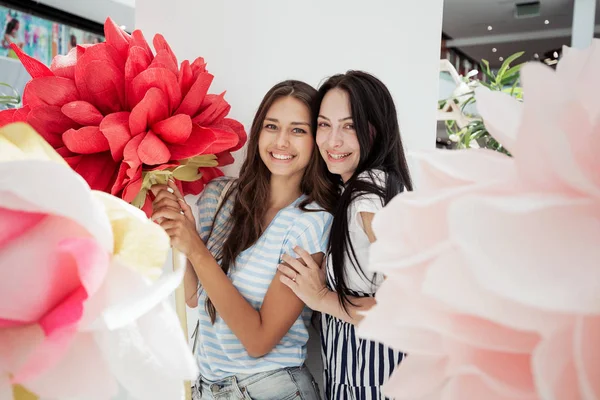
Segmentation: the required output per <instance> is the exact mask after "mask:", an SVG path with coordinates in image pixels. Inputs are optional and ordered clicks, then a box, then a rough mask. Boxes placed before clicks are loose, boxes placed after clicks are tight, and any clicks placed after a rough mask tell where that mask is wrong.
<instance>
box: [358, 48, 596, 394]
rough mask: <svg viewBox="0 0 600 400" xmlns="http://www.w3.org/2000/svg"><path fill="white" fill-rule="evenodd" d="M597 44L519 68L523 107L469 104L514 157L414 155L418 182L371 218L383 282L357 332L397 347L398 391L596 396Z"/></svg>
mask: <svg viewBox="0 0 600 400" xmlns="http://www.w3.org/2000/svg"><path fill="white" fill-rule="evenodd" d="M599 70H600V41H597V40H596V41H595V42H594V44H593V46H592V47H591V48H590V49H588V50H585V51H582V50H574V49H565V52H564V58H563V59H562V61H560V63H559V65H558V67H557V70H556V72H554V71H552V70H551V69H550V68H548V67H546V66H543V65H541V64H539V63H538V64H530V65H526V66H525V67H524V68H523V71H522V82H523V86H524V91H525V94H526V98H525V102H524V104H520V103H518V102H516V101H515V100H514V99H512V98H511V97H510V96H508V95H505V94H502V93H492V92H489V91H486V90H485V89H480V91H478V92H477V104H478V108H479V111H480V113H481V115H482V117H483V119H484V121H485V124H486V126H487V128H488V129H489V130H490V133H491V134H492V135H493V136H494V137H495V138H497V139H498V140H499V141H500V142H501V143H502V144H503V145H504V146H505V147H507V148H508V149H509V150H510V152H511V154H513V156H514V157H513V158H510V157H508V156H504V155H502V154H500V153H494V152H491V151H489V150H464V151H439V152H432V153H418V154H416V155H415V158H416V160H417V161H418V162H419V164H420V166H421V172H422V178H423V179H422V181H421V182H420V185H419V190H418V191H417V192H414V193H407V194H402V195H400V196H398V197H397V198H395V199H393V200H392V201H391V202H390V204H389V205H388V206H387V207H386V208H385V209H383V210H382V211H381V212H380V213H379V214H378V215H377V216H376V217H375V220H374V222H373V224H374V230H375V234H376V235H377V238H378V240H377V242H376V243H374V244H373V249H372V251H371V267H372V268H374V269H375V270H377V271H379V272H382V273H384V274H385V275H386V276H387V279H386V281H385V282H384V283H383V285H382V286H381V288H380V290H379V292H378V293H377V306H376V307H375V308H374V309H373V310H372V311H371V312H370V313H368V315H367V317H366V319H365V320H364V323H363V325H361V327H360V328H359V330H360V334H362V335H365V336H367V337H370V338H373V339H376V340H380V341H383V342H384V343H387V344H389V345H391V346H393V347H396V348H398V349H400V350H403V351H406V352H408V353H409V356H408V357H407V358H406V359H405V360H404V361H403V363H402V364H401V365H400V366H399V367H398V369H397V370H396V372H395V373H394V375H393V376H392V377H391V379H390V381H389V383H388V385H387V387H386V393H387V394H388V395H390V396H393V397H394V398H396V399H410V400H418V399H428V400H433V399H444V400H459V399H460V400H464V399H477V400H479V399H486V400H495V399H498V400H500V399H502V400H508V399H519V400H524V399H527V400H529V399H531V400H533V399H544V400H574V399H585V400H592V399H600V340H599V339H600V157H598V154H600V101H599V100H598V90H599V89H600V77H599V75H598V71H599Z"/></svg>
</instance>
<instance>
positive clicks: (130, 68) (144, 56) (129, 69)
mask: <svg viewBox="0 0 600 400" xmlns="http://www.w3.org/2000/svg"><path fill="white" fill-rule="evenodd" d="M151 62H152V56H151V54H148V52H147V51H146V50H145V49H144V48H142V47H140V46H133V47H131V48H130V49H129V55H128V56H127V62H126V63H125V80H126V82H131V81H132V80H133V78H135V77H136V76H138V75H139V74H140V73H141V72H142V71H145V70H146V69H148V66H149V65H150V63H151ZM128 86H130V85H128ZM134 105H135V104H130V106H134Z"/></svg>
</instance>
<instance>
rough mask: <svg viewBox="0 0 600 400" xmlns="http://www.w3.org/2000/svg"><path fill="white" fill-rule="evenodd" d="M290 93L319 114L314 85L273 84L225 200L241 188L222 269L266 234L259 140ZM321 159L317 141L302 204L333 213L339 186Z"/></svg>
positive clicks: (266, 190) (265, 183)
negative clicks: (268, 118)
mask: <svg viewBox="0 0 600 400" xmlns="http://www.w3.org/2000/svg"><path fill="white" fill-rule="evenodd" d="M288 96H289V97H293V98H295V99H297V100H299V101H301V102H302V103H303V104H304V105H306V107H308V109H309V110H310V111H311V115H312V114H314V113H315V110H314V109H313V106H314V103H315V98H316V96H317V91H316V90H315V89H314V88H313V87H312V86H310V85H308V84H306V83H304V82H300V81H296V80H287V81H284V82H281V83H278V84H277V85H275V86H273V87H272V88H271V90H269V91H268V92H267V94H266V95H265V97H264V98H263V100H262V102H261V103H260V106H259V107H258V110H257V112H256V115H255V116H254V121H253V122H252V128H251V129H250V137H249V139H248V149H247V153H246V159H245V160H244V163H243V165H242V169H241V171H240V177H239V179H237V181H236V182H235V184H234V185H232V187H231V188H230V190H229V192H228V193H227V194H226V196H225V201H223V204H224V203H225V202H226V199H227V197H229V196H230V195H231V193H232V192H233V190H234V189H237V191H236V192H237V193H236V198H235V202H234V205H233V210H232V212H231V219H232V221H233V224H232V229H231V232H230V233H229V236H228V238H227V240H226V241H225V243H224V244H223V249H222V252H221V256H220V261H221V269H223V272H225V273H226V274H227V272H228V271H229V268H230V267H231V266H232V265H233V264H234V263H235V260H236V258H237V257H238V256H239V254H240V253H241V252H242V251H244V250H246V249H247V248H249V247H250V246H252V245H253V244H254V243H256V241H257V240H258V239H259V238H260V236H261V235H262V234H263V230H264V229H263V224H262V220H263V218H264V216H265V214H266V212H267V208H268V205H269V195H270V181H271V179H270V178H271V172H270V171H269V169H268V168H267V166H266V165H265V163H264V162H263V161H262V159H261V158H260V153H259V149H258V139H259V137H260V133H261V131H262V127H263V123H264V120H265V117H266V115H267V112H268V111H269V109H270V108H271V106H272V105H273V103H274V102H275V101H276V100H278V99H280V98H283V97H288ZM313 130H314V126H313ZM313 135H314V132H313ZM319 159H320V155H319V150H318V148H317V146H316V144H315V147H314V150H313V152H312V156H311V159H310V162H309V164H308V166H307V168H306V170H305V171H304V176H303V177H302V181H301V183H300V190H301V191H302V193H303V194H305V195H306V196H307V197H306V199H304V200H303V201H302V202H301V203H300V204H299V207H300V209H302V210H303V211H307V212H310V211H317V210H314V209H307V208H306V206H308V205H309V204H310V203H312V202H313V201H314V202H316V203H317V204H318V205H319V206H321V207H322V209H323V210H325V211H328V212H333V210H334V208H335V203H336V199H337V188H336V186H335V185H333V184H332V183H331V182H330V181H329V180H328V179H327V178H326V171H325V170H323V169H322V168H323V167H322V164H321V163H319ZM205 307H206V311H207V312H208V314H209V315H210V319H211V322H212V323H213V324H214V323H215V320H216V316H217V312H216V310H215V307H214V305H213V303H212V301H211V300H210V299H209V298H207V299H206V305H205Z"/></svg>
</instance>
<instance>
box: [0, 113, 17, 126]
mask: <svg viewBox="0 0 600 400" xmlns="http://www.w3.org/2000/svg"><path fill="white" fill-rule="evenodd" d="M16 112H17V110H15V109H12V110H4V111H0V128H2V127H3V126H4V125H8V124H10V123H12V122H13V117H14V116H15V113H16Z"/></svg>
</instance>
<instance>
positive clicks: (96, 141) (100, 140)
mask: <svg viewBox="0 0 600 400" xmlns="http://www.w3.org/2000/svg"><path fill="white" fill-rule="evenodd" d="M62 139H63V142H64V143H65V146H67V148H68V149H69V150H71V151H72V152H73V153H77V154H95V153H101V152H104V151H107V150H109V148H110V147H109V145H108V140H106V138H105V137H104V135H103V134H102V132H100V128H98V127H97V126H84V127H83V128H80V129H77V130H75V129H69V130H68V131H66V132H65V133H64V134H63V135H62Z"/></svg>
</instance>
